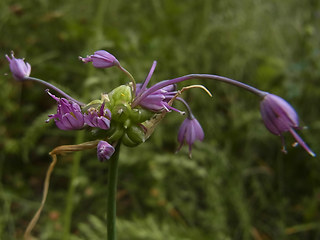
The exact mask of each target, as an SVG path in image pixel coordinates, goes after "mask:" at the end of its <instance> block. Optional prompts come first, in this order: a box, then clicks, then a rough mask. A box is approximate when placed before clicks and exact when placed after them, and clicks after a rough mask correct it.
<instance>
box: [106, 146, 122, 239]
mask: <svg viewBox="0 0 320 240" xmlns="http://www.w3.org/2000/svg"><path fill="white" fill-rule="evenodd" d="M120 145H121V142H118V144H117V146H116V147H115V152H114V154H113V155H112V157H111V158H110V159H109V160H108V164H109V166H108V186H107V189H108V196H107V236H108V240H116V239H117V234H116V213H117V202H116V197H117V183H118V162H119V153H120Z"/></svg>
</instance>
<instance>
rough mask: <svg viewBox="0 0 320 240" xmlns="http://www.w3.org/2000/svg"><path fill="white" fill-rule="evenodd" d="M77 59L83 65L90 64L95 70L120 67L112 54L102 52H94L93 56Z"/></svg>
mask: <svg viewBox="0 0 320 240" xmlns="http://www.w3.org/2000/svg"><path fill="white" fill-rule="evenodd" d="M79 59H80V60H81V61H82V62H84V63H88V62H92V64H93V66H94V67H96V68H109V67H112V66H115V65H120V63H119V61H118V60H117V59H116V58H115V57H114V56H113V55H112V54H110V53H108V52H107V51H104V50H99V51H96V52H95V53H94V54H93V55H90V56H87V57H86V58H82V57H79Z"/></svg>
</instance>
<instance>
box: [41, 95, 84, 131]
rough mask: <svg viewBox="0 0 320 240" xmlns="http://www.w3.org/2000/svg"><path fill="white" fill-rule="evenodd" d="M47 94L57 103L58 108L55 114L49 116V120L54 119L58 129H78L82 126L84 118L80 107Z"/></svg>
mask: <svg viewBox="0 0 320 240" xmlns="http://www.w3.org/2000/svg"><path fill="white" fill-rule="evenodd" d="M47 92H48V94H49V95H50V96H51V97H52V98H53V99H55V100H56V101H57V103H58V108H57V113H56V114H51V115H49V119H48V120H47V122H49V121H50V119H54V121H55V123H56V125H57V127H58V128H60V129H62V130H75V129H80V128H82V127H83V125H84V117H83V114H82V112H81V108H80V106H79V105H78V104H77V103H75V102H73V101H68V100H67V99H65V98H58V97H56V96H55V95H53V94H51V93H50V92H49V91H48V90H47Z"/></svg>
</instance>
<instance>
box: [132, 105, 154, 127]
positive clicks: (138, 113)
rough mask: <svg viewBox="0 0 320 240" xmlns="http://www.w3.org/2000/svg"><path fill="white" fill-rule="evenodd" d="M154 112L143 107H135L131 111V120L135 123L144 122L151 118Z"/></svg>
mask: <svg viewBox="0 0 320 240" xmlns="http://www.w3.org/2000/svg"><path fill="white" fill-rule="evenodd" d="M153 114H154V113H152V112H150V111H148V110H146V109H143V108H134V109H132V111H131V112H130V120H131V121H132V122H134V123H142V122H145V121H147V120H149V119H150V118H151V117H152V115H153Z"/></svg>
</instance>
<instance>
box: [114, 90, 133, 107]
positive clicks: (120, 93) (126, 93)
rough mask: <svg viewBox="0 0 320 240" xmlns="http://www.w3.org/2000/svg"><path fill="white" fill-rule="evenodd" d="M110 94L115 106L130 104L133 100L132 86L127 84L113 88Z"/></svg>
mask: <svg viewBox="0 0 320 240" xmlns="http://www.w3.org/2000/svg"><path fill="white" fill-rule="evenodd" d="M108 96H109V99H110V102H111V104H112V105H113V106H116V105H118V104H129V103H131V102H132V93H131V88H130V87H129V86H127V85H121V86H119V87H117V88H115V89H113V90H112V91H111V92H110V93H109V94H108Z"/></svg>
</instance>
